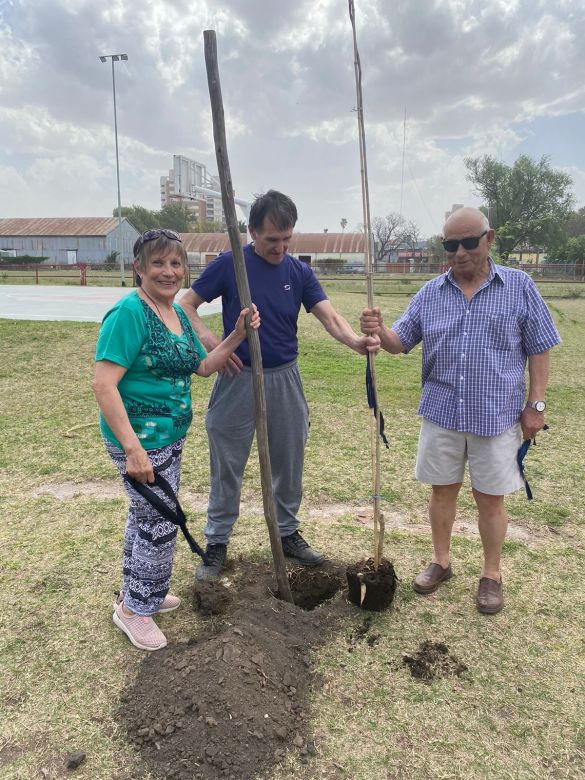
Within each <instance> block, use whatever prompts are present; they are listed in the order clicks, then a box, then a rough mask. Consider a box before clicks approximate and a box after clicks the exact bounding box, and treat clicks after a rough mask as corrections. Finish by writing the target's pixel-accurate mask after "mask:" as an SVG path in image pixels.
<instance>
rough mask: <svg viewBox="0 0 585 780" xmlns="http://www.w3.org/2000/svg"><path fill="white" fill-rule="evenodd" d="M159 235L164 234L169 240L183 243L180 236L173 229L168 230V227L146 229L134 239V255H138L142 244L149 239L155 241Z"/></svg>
mask: <svg viewBox="0 0 585 780" xmlns="http://www.w3.org/2000/svg"><path fill="white" fill-rule="evenodd" d="M161 236H165V237H166V238H169V239H170V240H171V241H178V242H179V243H180V244H182V243H183V242H182V240H181V236H180V235H179V234H178V233H177V232H175V231H174V230H169V229H168V228H155V229H154V230H146V231H145V232H144V233H143V234H142V235H141V236H138V238H137V239H136V243H135V244H134V257H136V256H137V255H138V253H139V252H140V250H141V249H142V247H143V246H144V244H147V243H148V242H149V241H155V240H156V239H157V238H160V237H161Z"/></svg>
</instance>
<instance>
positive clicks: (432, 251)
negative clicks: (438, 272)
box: [427, 236, 446, 265]
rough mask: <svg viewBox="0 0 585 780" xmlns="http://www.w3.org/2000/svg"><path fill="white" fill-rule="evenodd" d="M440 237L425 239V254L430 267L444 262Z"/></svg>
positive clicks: (441, 238)
mask: <svg viewBox="0 0 585 780" xmlns="http://www.w3.org/2000/svg"><path fill="white" fill-rule="evenodd" d="M442 240H443V237H442V236H431V237H430V238H429V239H427V254H428V258H429V263H430V264H431V265H439V264H440V263H444V262H445V259H446V258H445V250H444V249H443V244H442V243H441V242H442Z"/></svg>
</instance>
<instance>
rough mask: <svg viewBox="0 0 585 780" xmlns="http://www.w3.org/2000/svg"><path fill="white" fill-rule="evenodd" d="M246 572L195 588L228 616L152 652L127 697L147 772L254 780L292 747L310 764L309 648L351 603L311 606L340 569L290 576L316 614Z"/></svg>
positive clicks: (339, 577)
mask: <svg viewBox="0 0 585 780" xmlns="http://www.w3.org/2000/svg"><path fill="white" fill-rule="evenodd" d="M245 569H246V570H245V571H244V572H243V576H242V577H241V581H242V584H241V585H240V586H239V587H236V586H232V587H230V588H226V586H225V585H223V584H222V583H221V582H213V583H209V582H208V583H203V584H201V583H198V584H197V586H194V594H193V604H194V605H195V606H196V607H197V608H198V609H200V610H203V612H204V613H205V614H210V615H217V614H221V615H222V616H223V617H222V618H221V623H220V624H219V625H218V622H217V619H215V621H214V623H213V626H214V629H213V630H212V629H211V628H210V627H209V626H208V630H209V632H210V633H209V634H204V635H203V636H198V637H196V638H193V639H192V640H190V641H189V642H188V643H185V644H177V645H172V646H169V647H166V648H164V649H163V650H160V651H158V652H156V653H153V654H149V655H147V656H145V658H144V660H143V662H142V664H141V667H140V670H139V673H138V677H137V679H136V680H135V682H134V683H133V685H132V687H131V688H129V689H127V690H126V692H125V694H124V696H123V699H122V702H121V706H120V710H119V717H120V720H121V722H122V724H123V725H124V726H125V728H126V731H127V736H128V739H129V740H130V742H131V743H132V744H133V745H134V746H135V748H136V750H137V751H138V753H139V759H140V767H139V769H138V771H139V773H140V772H141V773H142V776H143V775H145V774H146V772H147V771H149V772H150V773H151V774H152V776H153V777H155V778H176V780H215V778H227V780H252V778H255V777H257V776H258V775H260V774H261V773H262V771H265V770H266V769H268V768H269V767H272V766H274V765H275V764H278V763H280V762H281V761H282V760H283V759H284V758H285V756H286V753H287V751H290V750H292V751H296V752H297V753H298V754H300V758H301V760H303V761H304V760H308V756H309V755H311V754H312V753H314V752H315V747H314V744H313V743H312V741H311V734H310V719H309V712H308V708H307V706H308V705H307V698H308V694H309V692H313V691H314V690H315V688H316V687H317V686H318V685H319V680H318V678H317V677H316V675H315V673H314V672H313V670H312V668H311V649H312V648H316V647H318V646H319V645H320V644H321V643H323V642H324V641H326V640H327V639H328V638H329V637H330V636H331V634H332V633H333V632H334V631H335V629H336V627H337V626H338V624H339V618H340V616H341V615H343V614H344V613H345V615H347V606H346V605H345V603H344V600H342V599H337V600H335V601H334V602H331V603H330V604H329V605H327V606H323V607H321V608H319V609H312V608H313V607H315V605H316V603H317V602H318V601H319V598H320V599H321V601H322V600H323V594H327V595H326V596H325V598H331V597H332V596H334V595H335V594H336V593H337V592H339V590H340V587H341V584H342V583H343V574H342V573H341V571H338V570H336V569H335V568H334V567H330V568H329V569H325V570H324V569H321V570H317V571H307V570H302V571H300V572H299V571H293V572H292V573H291V575H290V581H291V589H292V591H293V595H294V597H295V601H297V600H298V601H299V603H301V602H302V603H303V604H304V605H305V606H308V608H309V609H312V611H310V612H309V611H305V610H303V609H301V608H300V607H298V606H295V605H292V604H287V603H285V602H282V601H279V600H278V599H277V598H275V597H274V596H271V595H270V593H271V592H273V593H274V592H275V591H274V583H273V581H272V573H271V570H269V569H267V568H264V569H259V568H258V567H251V566H250V565H248V566H246V567H245ZM237 574H241V572H237ZM313 585H314V588H313ZM313 589H314V590H315V591H316V592H318V593H319V594H320V595H319V596H318V597H317V598H315V593H313V595H312V596H311V592H312V590H313ZM139 776H140V774H139Z"/></svg>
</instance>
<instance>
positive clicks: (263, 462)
mask: <svg viewBox="0 0 585 780" xmlns="http://www.w3.org/2000/svg"><path fill="white" fill-rule="evenodd" d="M203 41H204V48H205V67H206V69H207V83H208V86H209V98H210V101H211V113H212V116H213V138H214V141H215V154H216V158H217V168H218V173H219V179H220V181H221V200H222V203H223V211H224V214H225V220H226V224H227V228H228V233H229V237H230V244H231V248H232V253H233V257H234V270H235V272H236V283H237V286H238V293H239V296H240V304H241V306H242V307H246V306H247V307H251V306H252V298H251V296H250V285H249V283H248V275H247V273H246V265H245V262H244V252H243V250H242V242H241V239H240V229H239V227H238V219H237V216H236V206H235V203H234V195H233V193H234V189H233V185H232V177H231V173H230V164H229V160H228V154H227V142H226V135H225V118H224V111H223V99H222V95H221V83H220V80H219V67H218V64H217V40H216V36H215V30H204V32H203ZM247 334H248V344H249V346H250V358H251V363H252V382H253V387H254V402H255V406H256V442H257V445H258V456H259V460H260V477H261V481H262V501H263V504H264V517H265V519H266V524H267V525H268V533H269V536H270V546H271V548H272V558H273V560H274V571H275V574H276V581H277V583H278V589H279V591H280V596H281V598H282V599H283V600H284V601H288V602H290V603H291V604H292V603H294V602H293V597H292V593H291V589H290V584H289V581H288V577H287V573H286V566H285V563H284V554H283V552H282V542H281V541H280V533H279V531H278V523H277V520H276V508H275V506H274V496H273V493H272V470H271V466H270V452H269V449H268V426H267V423H266V394H265V392H264V374H263V371H262V353H261V351H260V337H259V335H258V333H257V331H255V330H252V328H250V327H249V325H248V326H247Z"/></svg>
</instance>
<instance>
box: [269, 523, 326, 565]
mask: <svg viewBox="0 0 585 780" xmlns="http://www.w3.org/2000/svg"><path fill="white" fill-rule="evenodd" d="M280 541H281V542H282V551H283V553H284V554H285V555H286V556H287V558H292V559H293V560H295V561H296V562H297V563H300V564H302V565H303V566H320V565H321V564H322V563H324V562H325V561H326V560H327V559H326V557H325V556H324V555H323V553H320V552H317V550H313V548H312V547H311V546H310V545H309V544H308V542H306V541H305V540H304V539H303V537H302V536H301V535H300V533H299V532H298V531H295V532H294V534H291V535H290V536H283V537H281V540H280Z"/></svg>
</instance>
